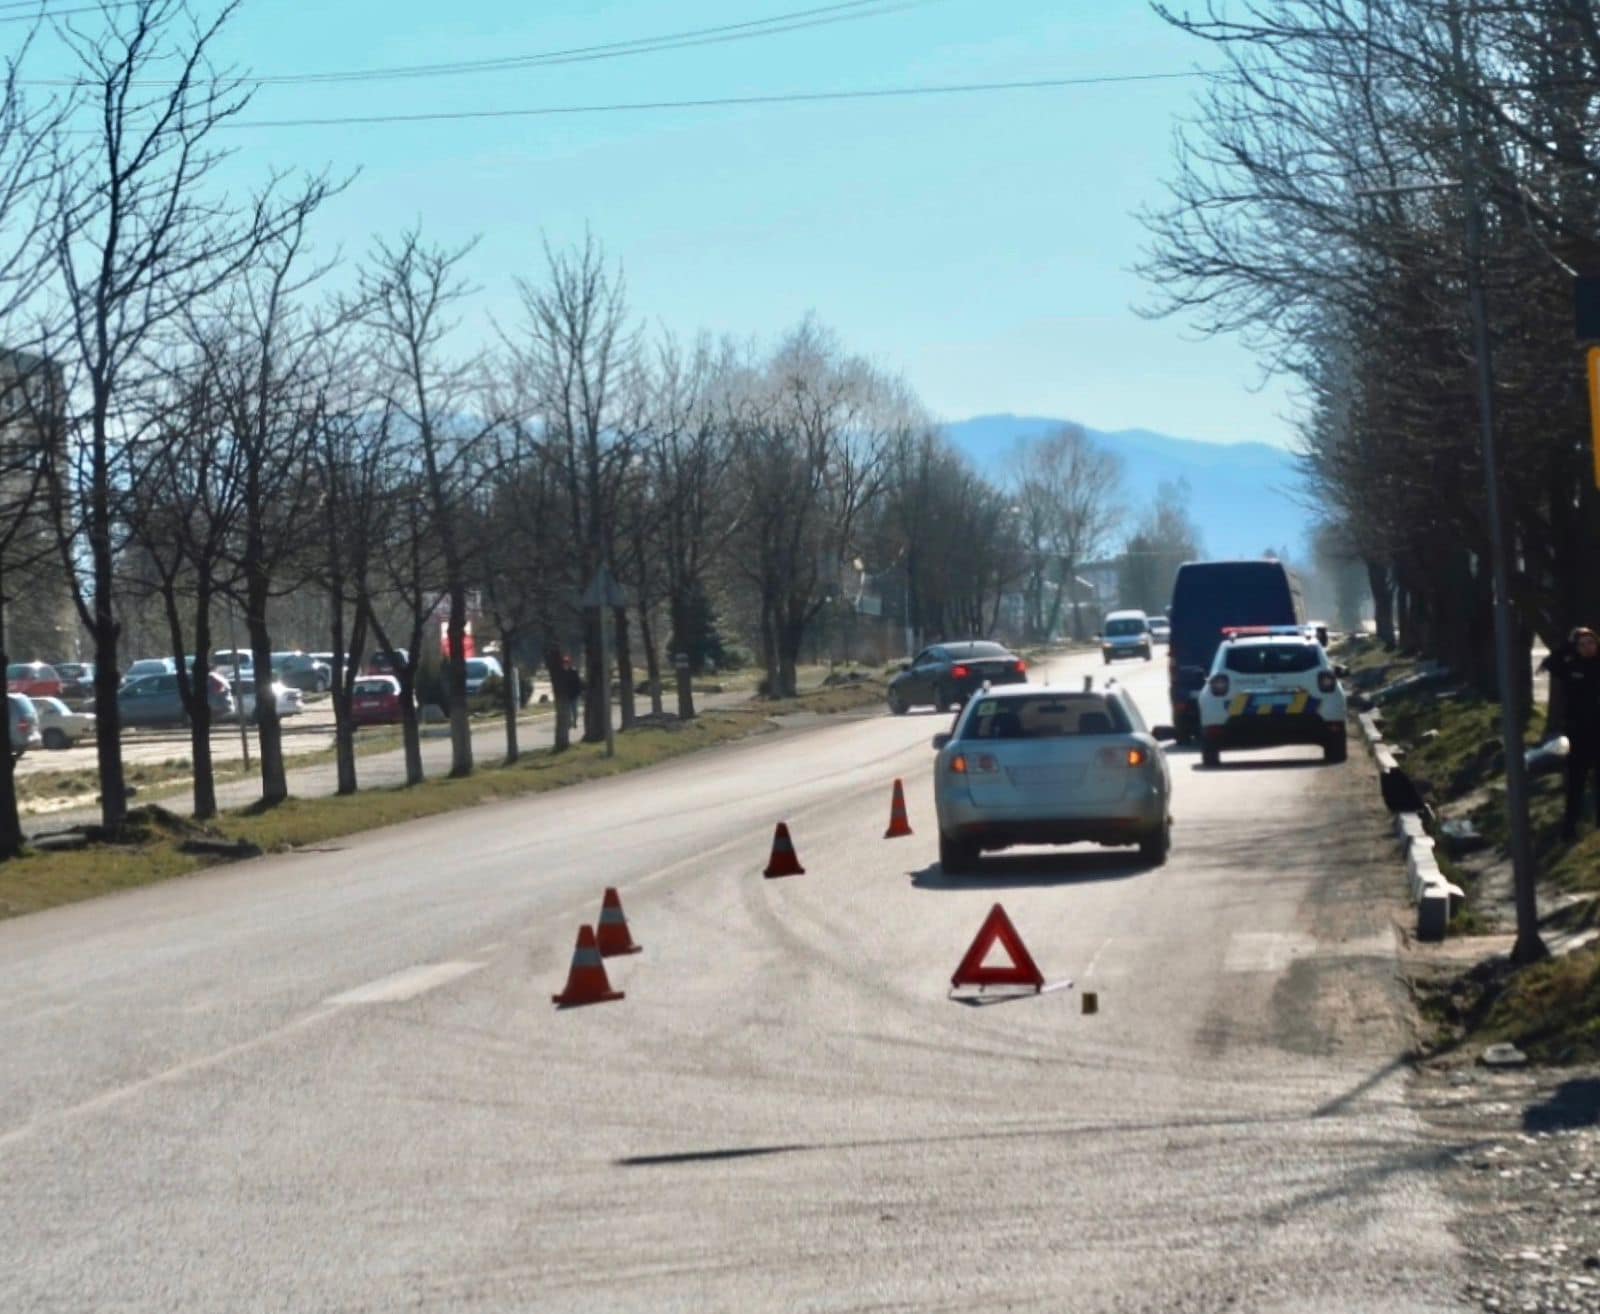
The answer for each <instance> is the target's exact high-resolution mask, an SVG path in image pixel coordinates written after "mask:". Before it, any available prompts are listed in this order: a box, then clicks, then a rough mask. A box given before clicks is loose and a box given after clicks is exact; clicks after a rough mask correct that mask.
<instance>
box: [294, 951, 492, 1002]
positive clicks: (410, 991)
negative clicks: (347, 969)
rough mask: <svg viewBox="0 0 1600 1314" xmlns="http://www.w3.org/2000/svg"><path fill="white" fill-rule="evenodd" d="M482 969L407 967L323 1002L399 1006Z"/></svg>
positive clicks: (460, 965)
mask: <svg viewBox="0 0 1600 1314" xmlns="http://www.w3.org/2000/svg"><path fill="white" fill-rule="evenodd" d="M482 966H483V964H482V963H466V962H463V963H424V964H422V965H421V966H420V967H408V968H406V969H405V970H404V971H403V972H395V973H393V974H392V975H390V976H382V977H379V978H378V979H377V980H376V981H368V982H367V983H366V985H359V986H357V987H356V988H355V989H354V990H346V991H345V992H344V993H343V994H338V995H334V996H332V997H331V998H329V999H326V1000H324V1001H323V1002H324V1003H325V1004H326V1005H328V1006H329V1007H334V1008H338V1007H343V1006H344V1005H347V1004H401V1003H404V1002H405V1001H406V1000H408V999H415V998H416V997H417V996H418V995H424V994H427V993H428V991H430V990H437V989H438V988H439V987H440V986H442V985H449V984H450V982H452V981H456V980H459V979H460V978H461V977H464V976H466V975H468V974H469V973H471V972H476V971H477V970H478V969H479V968H481V967H482Z"/></svg>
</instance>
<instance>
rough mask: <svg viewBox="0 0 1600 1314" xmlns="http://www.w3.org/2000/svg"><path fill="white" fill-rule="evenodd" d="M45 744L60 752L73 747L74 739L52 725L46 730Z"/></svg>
mask: <svg viewBox="0 0 1600 1314" xmlns="http://www.w3.org/2000/svg"><path fill="white" fill-rule="evenodd" d="M44 746H45V747H46V748H49V749H52V750H54V751H57V752H59V751H60V750H61V749H63V748H71V747H72V741H71V740H69V739H68V738H67V737H66V735H64V734H63V733H62V732H61V731H60V730H57V729H56V728H55V726H51V727H50V728H49V729H48V730H46V731H45V732H44Z"/></svg>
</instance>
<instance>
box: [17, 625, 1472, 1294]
mask: <svg viewBox="0 0 1600 1314" xmlns="http://www.w3.org/2000/svg"><path fill="white" fill-rule="evenodd" d="M1088 663H1089V659H1087V658H1083V657H1078V658H1073V659H1070V660H1068V661H1066V662H1063V663H1059V664H1057V665H1056V667H1055V668H1054V671H1053V678H1055V679H1058V680H1065V679H1071V680H1072V681H1073V682H1074V683H1076V682H1077V680H1078V678H1079V676H1080V674H1081V673H1082V672H1083V671H1088V670H1094V671H1099V670H1100V668H1099V667H1097V666H1091V665H1089V664H1088ZM1118 675H1119V677H1121V678H1125V679H1126V681H1127V683H1128V684H1129V685H1130V687H1132V688H1133V689H1134V691H1135V693H1136V695H1137V696H1138V698H1139V700H1140V702H1141V704H1142V705H1143V706H1144V707H1145V708H1146V710H1147V713H1152V714H1155V715H1153V716H1152V719H1156V717H1157V716H1159V714H1160V712H1161V711H1162V710H1163V700H1162V697H1161V694H1160V663H1159V662H1158V663H1157V664H1156V665H1155V666H1153V667H1143V666H1140V667H1137V668H1134V667H1129V668H1127V669H1126V670H1125V671H1119V672H1118ZM944 724H945V721H944V718H942V717H934V716H915V715H914V716H911V717H907V718H900V719H897V718H891V717H889V716H887V715H876V716H870V717H859V718H852V719H849V720H846V721H844V722H842V723H841V722H837V721H835V722H830V723H828V724H825V725H812V726H805V727H797V728H793V729H789V730H785V731H782V732H779V733H775V734H773V735H770V736H766V737H763V738H761V739H758V740H754V741H747V742H745V743H743V744H740V745H736V746H733V747H730V748H727V749H723V750H718V751H715V752H712V753H707V754H701V755H697V756H694V757H691V758H688V759H682V760H679V761H677V762H674V763H669V764H667V765H665V766H663V767H661V768H657V769H654V770H651V771H647V772H640V773H636V774H633V775H629V776H623V777H618V778H615V779H612V780H608V781H603V782H596V783H594V784H591V785H587V786H584V787H582V788H578V789H572V790H567V791H562V792H558V793H555V794H548V795H543V796H539V797H536V798H531V799H527V800H519V801H516V802H511V803H506V804H503V805H496V806H492V807H483V808H477V809H473V810H471V811H468V812H463V813H459V814H456V815H452V816H445V817H438V818H433V819H429V820H426V821H421V822H416V823H412V824H409V825H405V826H401V827H396V828H393V829H389V830H385V831H381V832H375V833H373V834H370V835H366V836H360V837H356V838H353V839H351V840H349V841H346V842H343V843H341V844H339V845H337V846H330V847H329V848H327V849H324V850H319V851H316V852H308V853H302V854H297V855H292V856H286V857H276V858H270V859H262V860H258V861H255V862H251V863H247V864H242V865H239V866H236V867H231V868H228V869H226V870H221V871H218V872H216V873H214V874H210V875H205V876H201V877H197V878H193V879H189V880H184V881H178V882H171V883H168V884H166V885H164V886H160V887H155V888H150V889H146V890H142V891H137V892H132V893H129V894H126V895H122V896H117V897H112V898H107V899H103V900H100V901H97V902H94V903H89V904H84V905H79V906H77V907H71V908H64V909H60V910H56V911H53V912H49V913H43V914H39V915H36V916H32V917H27V918H22V919H18V920H15V921H12V922H9V923H4V924H0V997H3V998H4V999H5V1000H6V1005H7V1006H6V1008H5V1009H4V1010H3V1012H0V1054H3V1055H4V1056H5V1061H4V1063H3V1064H0V1212H3V1216H4V1217H5V1218H6V1220H7V1225H6V1227H5V1228H3V1229H0V1309H5V1310H7V1311H24V1310H25V1311H44V1310H50V1311H56V1310H59V1311H72V1312H73V1314H78V1312H79V1311H85V1310H101V1309H116V1310H118V1311H147V1310H148V1311H156V1310H161V1311H170V1310H205V1311H211V1310H229V1311H255V1310H263V1311H265V1310H273V1311H278V1310H281V1311H295V1312H296V1314H303V1312H307V1311H322V1310H328V1311H333V1310H337V1311H358V1310H371V1311H390V1310H400V1309H407V1310H480V1309H481V1310H540V1311H544V1310H551V1311H565V1310H572V1311H593V1310H607V1311H612V1310H624V1311H632V1310H639V1311H645V1310H649V1311H658V1310H696V1311H698V1310H724V1309H725V1310H740V1311H749V1310H771V1311H789V1310H801V1309H805V1310H878V1311H882V1310H912V1309H914V1310H963V1311H966V1310H972V1309H1018V1310H1022V1309H1028V1310H1034V1309H1037V1310H1051V1311H1055V1310H1062V1311H1101V1310H1104V1311H1138V1310H1148V1311H1162V1312H1163V1314H1170V1312H1172V1311H1213V1310H1215V1311H1222V1310H1233V1311H1351V1312H1358V1311H1376V1310H1385V1311H1389V1310H1396V1311H1398V1310H1406V1311H1421V1310H1429V1311H1431V1310H1447V1309H1455V1308H1461V1307H1463V1306H1461V1305H1459V1304H1458V1301H1459V1289H1460V1287H1459V1280H1458V1275H1457V1268H1458V1264H1457V1255H1456V1251H1455V1245H1454V1242H1453V1241H1452V1239H1451V1234H1450V1231H1449V1226H1448V1224H1449V1221H1450V1217H1451V1214H1450V1209H1449V1206H1448V1204H1447V1202H1446V1200H1445V1199H1444V1197H1443V1195H1442V1191H1441V1188H1440V1185H1439V1178H1440V1163H1439V1159H1438V1151H1437V1149H1436V1148H1435V1147H1434V1146H1433V1145H1431V1144H1430V1143H1429V1141H1428V1140H1427V1139H1426V1137H1425V1136H1424V1134H1423V1131H1422V1129H1421V1127H1420V1124H1419V1122H1418V1119H1417V1117H1416V1115H1415V1114H1414V1113H1413V1112H1412V1111H1411V1109H1410V1107H1409V1106H1408V1103H1407V1100H1406V1097H1405V1084H1406V1076H1405V1074H1404V1069H1403V1065H1402V1063H1401V1061H1400V1055H1401V1054H1402V1053H1403V1051H1404V1049H1405V1046H1406V1043H1407V1030H1406V1013H1405V1001H1404V998H1403V994H1402V992H1401V990H1400V988H1399V986H1398V984H1397V981H1396V972H1395V960H1394V940H1393V932H1392V930H1391V925H1390V921H1389V917H1390V903H1389V900H1390V898H1391V896H1392V895H1393V894H1394V893H1396V892H1397V891H1398V887H1399V883H1400V882H1399V877H1398V874H1397V872H1396V870H1395V867H1394V863H1393V858H1392V850H1390V849H1389V847H1388V846H1387V844H1386V842H1385V840H1384V838H1383V819H1382V818H1381V816H1379V815H1377V813H1376V812H1375V810H1374V807H1373V804H1372V802H1371V796H1372V794H1373V793H1374V791H1373V790H1372V789H1371V787H1370V780H1369V779H1368V778H1367V776H1366V775H1365V773H1367V772H1369V771H1370V767H1369V766H1367V764H1365V763H1363V762H1362V761H1360V760H1359V754H1358V755H1356V758H1355V760H1352V761H1351V762H1350V763H1349V764H1347V765H1345V766H1342V767H1324V766H1322V765H1321V764H1320V761H1319V760H1318V758H1317V757H1316V755H1314V754H1311V753H1308V752H1303V751H1300V750H1281V751H1275V752H1268V753H1264V754H1258V755H1251V756H1241V757H1239V758H1238V759H1236V760H1232V761H1229V760H1226V759H1225V761H1224V765H1223V767H1222V768H1220V769H1217V770H1212V771H1206V770H1203V769H1201V768H1200V767H1199V764H1198V759H1197V757H1196V756H1194V755H1192V754H1188V753H1174V755H1173V757H1172V765H1173V768H1174V774H1175V777H1176V790H1177V793H1176V809H1175V810H1176V816H1177V826H1176V830H1175V845H1176V847H1175V851H1174V855H1173V859H1172V861H1171V863H1170V864H1169V865H1168V866H1167V867H1165V868H1162V869H1155V870H1151V869H1145V868H1142V867H1140V866H1139V865H1138V864H1137V862H1135V861H1132V860H1130V859H1128V858H1124V857H1122V856H1120V855H1119V854H1117V853H1115V852H1112V851H1100V850H1071V851H1068V852H1067V853H1065V854H1056V855H1049V854H1046V855H1044V856H1039V855H1037V854H1034V855H1023V856H1015V857H1005V858H998V859H989V860H987V862H986V867H985V871H984V874H983V875H982V876H980V877H975V878H961V879H956V878H952V877H946V876H945V875H944V874H943V873H942V872H941V871H940V869H939V867H938V865H937V861H936V836H935V834H934V833H933V830H932V801H931V797H930V787H929V779H928V773H929V770H930V767H931V762H932V752H931V750H930V749H929V747H928V739H929V737H930V736H931V735H932V734H933V733H934V732H935V731H936V730H938V729H941V728H943V726H944ZM897 775H898V776H903V777H904V778H905V780H906V784H907V790H908V795H909V799H910V810H911V821H912V824H913V826H914V827H915V828H916V834H915V836H914V837H912V838H909V839H900V840H894V841H885V840H883V839H882V838H881V836H882V833H883V829H884V826H885V824H886V822H887V819H888V818H887V813H888V803H889V789H890V783H891V781H892V780H893V779H894V777H896V776H897ZM779 819H785V820H787V821H788V822H789V823H790V825H791V827H792V828H793V831H794V836H795V841H796V845H797V848H798V850H799V854H800V857H801V860H802V861H803V862H804V863H805V865H806V866H807V868H808V874H807V875H805V876H800V877H795V878H792V879H788V880H780V881H764V880H762V879H761V877H760V874H759V873H760V869H761V868H762V866H763V865H764V864H765V860H766V856H767V847H768V842H769V838H770V834H771V828H772V824H773V823H774V822H775V821H777V820H779ZM607 884H614V885H616V886H618V887H620V889H621V890H622V893H623V898H624V901H625V905H626V908H627V912H628V915H629V919H630V922H631V925H632V930H633V935H634V938H635V939H636V940H638V941H639V942H640V943H641V944H642V945H643V952H642V953H641V954H638V955H635V956H633V957H630V958H624V959H613V960H611V963H610V967H611V975H612V982H613V984H614V985H615V986H616V987H618V988H621V989H624V990H626V992H627V998H626V999H625V1000H623V1001H622V1002H619V1003H611V1004H605V1005H601V1006H597V1007H593V1008H586V1009H579V1010H574V1011H571V1012H556V1011H555V1010H554V1009H553V1008H552V1006H551V1002H550V996H551V994H552V993H554V992H556V991H557V990H559V989H560V988H561V985H562V983H563V981H564V980H565V977H566V972H567V967H568V962H569V959H570V956H571V949H572V942H573V936H574V930H575V928H576V926H577V924H578V923H579V922H580V921H588V920H593V919H594V917H595V916H596V913H597V911H598V907H599V902H600V894H601V890H602V887H603V886H605V885H607ZM997 899H998V900H1001V901H1003V902H1004V904H1005V906H1006V908H1007V910H1008V911H1009V912H1010V914H1011V916H1012V919H1013V920H1014V921H1015V923H1016V924H1017V926H1018V928H1019V930H1020V931H1021V933H1022V935H1023V936H1024V938H1025V939H1026V940H1027V942H1028V945H1029V947H1030V949H1031V950H1032V951H1033V953H1034V955H1035V957H1036V958H1037V959H1038V961H1039V963H1040V965H1041V967H1042V968H1043V970H1044V972H1045V974H1046V976H1047V977H1049V978H1050V979H1051V980H1052V982H1058V981H1064V980H1068V979H1070V980H1071V981H1072V982H1073V984H1072V985H1071V986H1070V987H1068V988H1062V989H1058V990H1054V991H1052V992H1050V993H1047V994H1045V995H1043V996H1039V997H1032V998H1026V999H1021V1000H1015V1001H1011V1002H1004V1003H996V1004H990V1005H986V1006H981V1007H974V1006H965V1005H962V1004H960V1003H957V1002H952V1001H951V1000H949V999H948V998H947V997H946V991H947V986H948V979H949V975H950V972H951V971H952V969H953V968H954V966H955V964H956V962H957V961H958V960H959V959H960V957H961V955H962V953H963V951H964V950H965V948H966V945H967V943H968V941H969V940H970V939H971V937H972V935H973V933H974V931H975V930H976V928H977V926H978V924H979V922H980V921H981V920H982V918H983V916H984V914H985V912H986V911H987V910H988V908H989V906H990V905H991V904H992V903H993V902H994V901H995V900H997ZM1085 989H1092V990H1095V991H1096V992H1098V995H1099V1003H1100V1011H1099V1013H1098V1014H1097V1015H1094V1016H1085V1015H1083V1013H1082V1012H1081V1011H1080V1009H1081V998H1082V994H1083V991H1084V990H1085Z"/></svg>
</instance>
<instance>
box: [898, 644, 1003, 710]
mask: <svg viewBox="0 0 1600 1314" xmlns="http://www.w3.org/2000/svg"><path fill="white" fill-rule="evenodd" d="M1027 682H1028V664H1027V662H1025V661H1023V660H1022V658H1020V657H1018V656H1017V654H1016V653H1014V652H1012V651H1011V650H1010V649H1009V648H1004V647H1002V646H1001V645H1000V644H998V643H989V642H987V641H985V640H981V639H980V640H973V641H971V642H966V643H941V644H936V645H935V646H934V647H932V648H924V649H923V650H922V651H921V652H919V653H918V654H917V655H916V657H915V658H914V659H913V660H911V661H910V662H908V663H906V665H904V666H902V667H901V668H900V674H899V675H897V676H895V677H894V679H892V680H890V681H889V710H890V711H891V712H893V713H894V714H895V715H896V716H901V715H904V714H905V713H906V712H907V711H909V710H910V709H911V708H912V707H916V706H931V707H933V708H934V709H936V710H938V711H941V712H942V711H944V710H945V709H947V708H948V707H950V706H951V704H953V703H954V704H959V705H961V706H963V707H965V706H966V703H967V699H969V698H971V697H972V695H973V694H975V693H977V692H978V690H980V689H982V688H983V686H984V685H986V684H1026V683H1027Z"/></svg>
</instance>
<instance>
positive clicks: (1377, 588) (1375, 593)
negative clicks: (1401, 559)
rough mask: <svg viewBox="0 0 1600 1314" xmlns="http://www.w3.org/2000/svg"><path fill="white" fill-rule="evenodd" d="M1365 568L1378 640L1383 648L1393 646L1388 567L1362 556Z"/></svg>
mask: <svg viewBox="0 0 1600 1314" xmlns="http://www.w3.org/2000/svg"><path fill="white" fill-rule="evenodd" d="M1362 564H1363V565H1364V566H1365V567H1366V568H1367V588H1368V589H1369V590H1370V591H1371V593H1372V619H1373V625H1374V626H1375V628H1376V629H1377V631H1378V642H1379V643H1381V644H1382V645H1383V646H1384V647H1385V648H1393V647H1394V587H1393V585H1392V584H1391V583H1390V579H1389V568H1388V566H1386V565H1384V564H1383V563H1382V562H1381V561H1374V560H1373V559H1372V558H1370V557H1367V558H1364V559H1363V561H1362Z"/></svg>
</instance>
